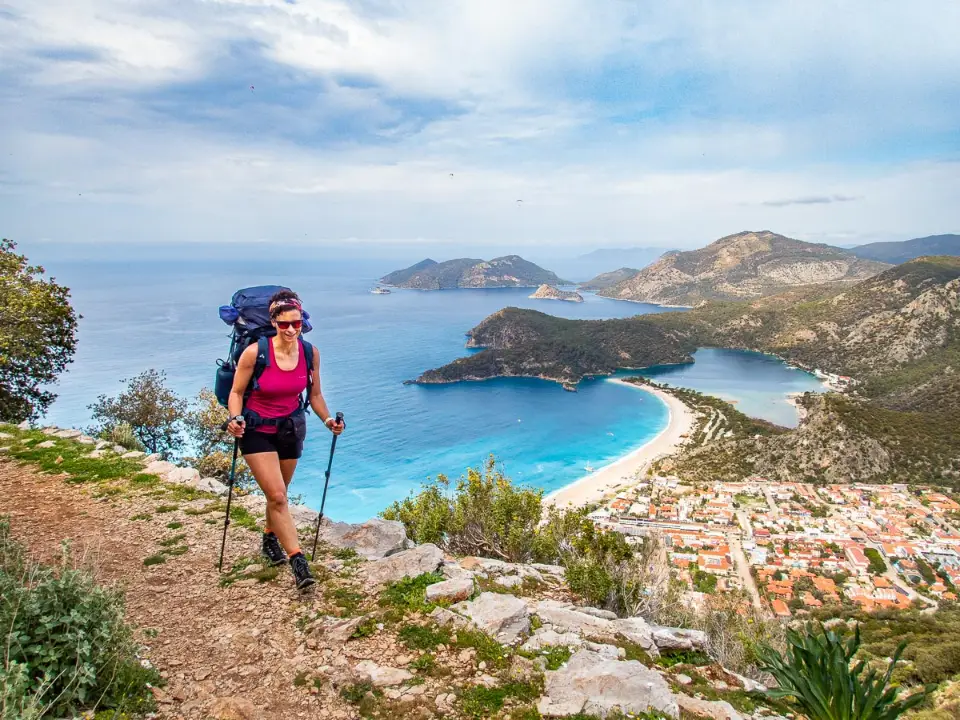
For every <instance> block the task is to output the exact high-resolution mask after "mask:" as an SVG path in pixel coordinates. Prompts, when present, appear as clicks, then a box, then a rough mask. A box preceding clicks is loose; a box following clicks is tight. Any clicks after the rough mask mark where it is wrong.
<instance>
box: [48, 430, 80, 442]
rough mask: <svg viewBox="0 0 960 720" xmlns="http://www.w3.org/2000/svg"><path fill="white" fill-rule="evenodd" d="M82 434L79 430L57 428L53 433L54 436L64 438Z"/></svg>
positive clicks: (71, 438)
mask: <svg viewBox="0 0 960 720" xmlns="http://www.w3.org/2000/svg"><path fill="white" fill-rule="evenodd" d="M81 435H83V433H82V432H80V431H79V430H58V431H57V432H55V433H54V434H53V436H54V437H58V438H63V439H64V440H73V439H74V438H78V437H80V436H81Z"/></svg>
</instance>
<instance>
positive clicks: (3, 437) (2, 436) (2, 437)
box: [0, 432, 13, 440]
mask: <svg viewBox="0 0 960 720" xmlns="http://www.w3.org/2000/svg"><path fill="white" fill-rule="evenodd" d="M0 440H13V435H11V434H10V433H5V432H0Z"/></svg>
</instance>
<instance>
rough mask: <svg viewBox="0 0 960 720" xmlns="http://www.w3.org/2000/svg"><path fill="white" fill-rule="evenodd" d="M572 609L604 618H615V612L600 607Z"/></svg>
mask: <svg viewBox="0 0 960 720" xmlns="http://www.w3.org/2000/svg"><path fill="white" fill-rule="evenodd" d="M574 610H576V611H577V612H582V613H586V614H587V615H593V616H594V617H598V618H603V619H604V620H616V619H617V614H616V613H615V612H612V611H610V610H601V609H600V608H595V607H575V608H574Z"/></svg>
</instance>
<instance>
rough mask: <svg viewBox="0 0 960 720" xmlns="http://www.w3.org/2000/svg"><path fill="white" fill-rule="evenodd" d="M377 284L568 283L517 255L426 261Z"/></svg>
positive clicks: (426, 287) (440, 287) (419, 287)
mask: <svg viewBox="0 0 960 720" xmlns="http://www.w3.org/2000/svg"><path fill="white" fill-rule="evenodd" d="M380 282H381V283H383V284H384V285H392V286H394V287H400V288H411V289H414V290H451V289H453V288H509V287H539V286H541V285H570V284H571V283H569V282H567V281H566V280H562V279H560V278H559V277H557V275H556V274H555V273H552V272H550V271H549V270H544V269H543V268H542V267H540V266H539V265H536V264H534V263H532V262H529V261H527V260H524V259H523V258H522V257H520V256H519V255H504V256H503V257H498V258H494V259H493V260H478V259H475V258H458V259H456V260H446V261H444V262H437V261H436V260H431V259H430V258H427V259H426V260H421V261H420V262H418V263H416V264H415V265H411V266H410V267H408V268H404V269H403V270H396V271H394V272H392V273H389V274H388V275H384V276H383V277H382V278H381V279H380Z"/></svg>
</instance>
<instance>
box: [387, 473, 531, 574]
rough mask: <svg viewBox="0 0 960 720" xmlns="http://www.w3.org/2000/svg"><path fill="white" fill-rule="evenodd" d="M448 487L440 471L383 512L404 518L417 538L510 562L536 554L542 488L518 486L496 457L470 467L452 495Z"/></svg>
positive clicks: (455, 550)
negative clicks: (423, 486) (417, 493)
mask: <svg viewBox="0 0 960 720" xmlns="http://www.w3.org/2000/svg"><path fill="white" fill-rule="evenodd" d="M448 488H449V481H448V480H447V478H446V477H445V476H443V475H440V476H438V477H437V479H436V480H435V481H434V482H433V483H431V484H428V485H427V486H426V487H425V488H424V490H423V491H422V492H421V493H420V494H419V495H414V496H411V497H408V498H406V499H405V500H403V501H401V502H395V503H394V504H393V505H391V506H390V507H389V508H387V510H385V511H384V512H383V513H381V515H382V516H383V517H384V518H386V519H387V520H399V521H400V522H402V523H403V524H404V525H405V526H406V528H407V534H408V536H409V537H411V538H412V539H414V540H415V541H416V542H435V543H439V544H441V545H443V546H445V547H446V548H447V549H449V550H450V551H451V552H455V553H458V554H462V555H482V556H485V557H495V558H500V559H502V560H507V561H509V562H522V561H524V560H526V559H528V558H529V557H530V554H531V550H532V547H533V538H534V535H535V533H536V527H537V523H538V522H539V521H540V514H541V512H542V507H541V500H542V497H543V493H542V491H540V490H532V489H529V488H517V487H514V486H513V483H512V482H511V481H510V479H509V478H507V477H506V476H504V474H503V472H502V471H501V470H500V469H498V468H497V467H496V463H495V461H494V459H493V458H492V457H491V458H489V459H488V460H487V462H486V464H485V465H484V467H483V468H482V469H480V470H475V469H473V468H468V469H467V474H466V476H461V478H460V480H459V481H458V482H457V487H456V491H455V493H454V494H453V495H452V496H451V495H448V494H447V489H448Z"/></svg>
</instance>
